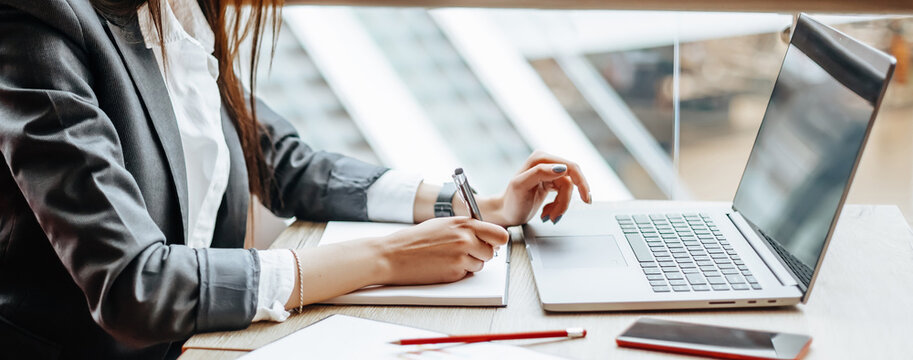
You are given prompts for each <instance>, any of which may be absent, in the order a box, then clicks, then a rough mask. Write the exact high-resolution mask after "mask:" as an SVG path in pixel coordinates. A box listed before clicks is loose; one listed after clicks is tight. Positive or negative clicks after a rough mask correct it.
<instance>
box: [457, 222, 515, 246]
mask: <svg viewBox="0 0 913 360" xmlns="http://www.w3.org/2000/svg"><path fill="white" fill-rule="evenodd" d="M466 224H467V225H468V226H469V227H470V228H471V229H472V231H473V232H474V233H475V235H476V237H477V238H479V240H482V241H484V242H486V243H488V245H489V246H500V245H504V244H507V240H509V239H510V234H509V233H507V229H504V228H503V227H500V226H498V225H495V224H492V223H488V222H484V221H479V220H475V219H471V220H469V221H468V222H466Z"/></svg>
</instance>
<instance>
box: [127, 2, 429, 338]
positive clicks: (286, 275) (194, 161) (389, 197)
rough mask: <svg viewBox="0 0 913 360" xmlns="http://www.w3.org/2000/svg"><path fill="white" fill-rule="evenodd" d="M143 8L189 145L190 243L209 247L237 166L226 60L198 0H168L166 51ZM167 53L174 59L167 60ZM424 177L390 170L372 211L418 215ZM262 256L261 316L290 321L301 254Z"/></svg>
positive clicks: (372, 192)
mask: <svg viewBox="0 0 913 360" xmlns="http://www.w3.org/2000/svg"><path fill="white" fill-rule="evenodd" d="M137 15H138V18H139V24H140V29H141V30H142V33H143V40H144V42H145V44H146V47H147V48H151V49H153V52H154V53H155V57H156V60H158V64H159V69H160V70H161V71H162V77H163V78H164V79H165V86H166V88H167V90H168V95H169V98H170V99H171V105H172V108H173V109H174V113H175V118H176V119H177V124H178V130H179V131H180V136H181V145H182V146H183V149H184V165H185V168H186V169H187V199H188V201H187V205H188V206H187V207H188V221H187V226H188V228H187V246H190V247H193V248H207V247H209V246H210V245H211V244H212V234H213V230H214V228H215V223H216V214H217V212H218V211H219V206H221V203H222V197H223V195H224V194H225V189H226V186H227V185H228V174H229V168H230V166H231V160H230V158H229V154H228V145H227V144H226V142H225V135H224V134H223V133H222V118H221V116H222V113H221V106H222V102H221V97H220V94H219V88H218V85H217V82H216V81H217V79H218V77H219V68H218V60H217V59H216V58H215V57H214V56H213V55H212V53H213V47H214V44H215V43H214V41H215V40H214V39H215V37H214V35H213V32H212V29H211V28H210V27H209V23H208V22H207V21H206V18H205V16H204V15H203V12H202V10H201V9H200V6H199V4H198V3H197V1H196V0H163V1H162V32H163V33H164V34H165V35H164V44H163V46H164V47H165V51H166V53H167V59H163V57H162V49H161V47H159V46H158V45H159V44H160V43H161V42H160V41H159V39H160V38H159V34H158V32H157V31H156V29H155V26H154V25H153V24H154V23H153V21H152V16H151V14H150V13H149V9H148V5H143V6H142V7H141V8H140V9H139V11H138V13H137ZM166 60H167V62H168V63H167V67H166V66H163V65H164V61H166ZM166 69H167V71H166ZM421 181H422V180H421V177H419V176H417V175H413V174H407V173H402V172H397V171H392V170H391V171H388V172H386V173H385V174H384V175H383V176H381V177H380V178H379V179H378V180H377V181H376V182H375V183H374V184H372V185H371V186H370V187H369V188H368V190H367V211H368V218H369V219H370V220H372V221H389V222H407V223H411V222H412V221H413V219H412V212H413V209H412V206H413V205H412V204H413V201H414V199H415V193H416V191H418V186H419V184H420V183H421ZM257 256H258V257H259V259H260V282H259V284H260V285H259V287H258V296H257V300H258V304H257V312H256V314H255V316H254V321H259V320H273V321H284V320H285V319H286V318H288V316H289V313H288V312H287V311H285V301H286V300H287V299H288V298H289V296H290V295H291V293H292V289H293V288H294V285H295V283H294V282H295V275H296V272H297V271H298V270H297V267H296V266H295V259H294V257H293V256H292V254H291V252H290V251H288V250H262V251H258V252H257ZM305 291H307V289H305Z"/></svg>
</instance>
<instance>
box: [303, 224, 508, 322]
mask: <svg viewBox="0 0 913 360" xmlns="http://www.w3.org/2000/svg"><path fill="white" fill-rule="evenodd" d="M409 226H411V225H408V224H388V223H370V222H349V221H331V222H329V223H327V227H326V230H324V232H323V237H322V238H321V239H320V245H327V244H333V243H338V242H342V241H348V240H354V239H360V238H366V237H375V236H384V235H388V234H391V233H394V232H396V231H399V230H402V229H405V228H407V227H409ZM507 248H508V247H507V246H502V247H501V250H499V251H498V253H497V254H495V257H494V258H493V259H491V260H489V261H488V262H486V263H485V266H484V267H483V268H482V271H479V272H477V273H474V274H472V275H469V276H467V277H466V278H464V279H463V280H460V281H457V282H453V283H448V284H434V285H415V286H374V287H367V288H364V289H361V290H358V291H355V292H352V293H349V294H346V295H342V296H339V297H336V298H333V299H329V300H327V301H324V302H323V303H326V304H361V305H452V306H503V305H507V280H508V278H507V277H508V263H507V258H506V257H507V256H506V255H505V254H506V251H507Z"/></svg>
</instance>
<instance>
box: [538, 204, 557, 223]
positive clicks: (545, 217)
mask: <svg viewBox="0 0 913 360" xmlns="http://www.w3.org/2000/svg"><path fill="white" fill-rule="evenodd" d="M554 208H555V203H554V202H550V203H548V204H545V206H543V207H542V215H541V216H540V217H539V218H540V219H541V220H542V222H546V221H549V220H551V219H552V215H551V213H552V209H554Z"/></svg>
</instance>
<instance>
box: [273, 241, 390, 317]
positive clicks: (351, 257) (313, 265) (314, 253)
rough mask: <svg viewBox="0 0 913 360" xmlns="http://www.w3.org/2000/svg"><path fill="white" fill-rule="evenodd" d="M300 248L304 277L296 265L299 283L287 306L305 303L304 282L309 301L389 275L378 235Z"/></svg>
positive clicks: (296, 282) (355, 287) (371, 282)
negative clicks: (302, 297)
mask: <svg viewBox="0 0 913 360" xmlns="http://www.w3.org/2000/svg"><path fill="white" fill-rule="evenodd" d="M296 252H297V253H298V258H299V259H300V261H301V270H302V271H301V274H303V277H302V278H299V275H298V271H297V267H296V271H295V273H296V274H295V287H294V289H293V290H292V294H291V296H289V299H288V301H286V303H285V308H286V309H293V308H297V307H298V305H299V304H301V301H300V300H299V299H300V298H301V292H300V289H301V286H302V285H303V286H304V305H307V304H312V303H316V302H319V301H322V300H326V299H330V298H333V297H336V296H339V295H343V294H347V293H350V292H352V291H355V290H358V289H360V288H363V287H365V286H368V285H373V284H381V283H384V282H385V281H386V280H387V277H389V269H388V266H386V264H385V263H384V258H383V257H382V256H381V249H380V246H379V240H378V239H362V240H353V241H347V242H342V243H338V244H332V245H327V246H319V247H315V248H308V249H301V250H296Z"/></svg>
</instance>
